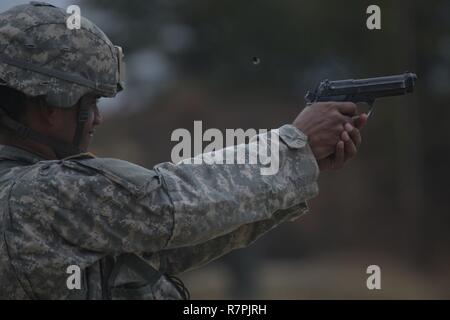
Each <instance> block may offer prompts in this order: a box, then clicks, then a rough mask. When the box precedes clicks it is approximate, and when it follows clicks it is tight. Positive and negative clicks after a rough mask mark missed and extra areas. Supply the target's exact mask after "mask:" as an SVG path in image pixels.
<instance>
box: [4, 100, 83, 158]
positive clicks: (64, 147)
mask: <svg viewBox="0 0 450 320" xmlns="http://www.w3.org/2000/svg"><path fill="white" fill-rule="evenodd" d="M0 124H1V125H3V126H4V127H5V128H8V129H10V130H11V131H13V132H15V133H16V134H17V135H18V136H19V137H20V138H22V139H30V140H33V141H35V142H38V143H41V144H44V145H48V146H49V147H51V148H52V149H53V151H54V152H55V154H56V156H57V157H58V158H60V159H62V158H66V157H68V156H71V155H74V154H78V153H81V150H80V149H79V148H78V147H76V146H72V145H70V144H68V143H65V142H63V141H60V140H57V139H53V138H50V137H47V136H44V135H42V134H40V133H38V132H36V131H34V130H33V129H30V128H28V127H27V126H24V125H23V124H21V123H20V122H18V121H15V120H13V119H12V118H11V117H9V116H8V114H7V113H6V112H5V110H3V108H1V107H0Z"/></svg>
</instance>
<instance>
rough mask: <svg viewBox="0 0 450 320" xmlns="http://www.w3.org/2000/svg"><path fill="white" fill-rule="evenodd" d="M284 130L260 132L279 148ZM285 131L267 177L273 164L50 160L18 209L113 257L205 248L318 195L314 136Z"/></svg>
mask: <svg viewBox="0 0 450 320" xmlns="http://www.w3.org/2000/svg"><path fill="white" fill-rule="evenodd" d="M275 136H277V134H272V135H271V137H272V138H270V139H269V138H268V137H267V135H266V136H265V137H264V136H260V137H259V138H260V139H262V140H264V139H266V141H267V145H270V146H272V141H271V139H273V137H275ZM278 136H279V138H280V143H279V145H278V147H277V149H279V150H278V151H279V152H278V154H279V156H278V159H277V161H278V170H276V171H274V172H273V174H262V173H263V172H264V170H262V169H264V168H266V169H267V166H266V165H262V164H259V163H254V164H251V162H250V163H249V161H246V162H245V163H246V164H206V163H203V164H188V163H180V164H177V165H175V164H172V163H163V164H160V165H158V166H156V167H155V168H154V170H148V169H145V168H142V167H140V166H137V165H133V164H131V163H129V162H126V161H121V160H116V159H101V158H93V159H78V158H74V159H65V160H62V161H54V162H49V163H46V164H45V165H41V166H39V167H38V168H35V169H33V170H30V172H29V173H28V174H26V175H24V176H23V177H22V179H21V181H19V183H18V187H16V188H15V189H14V191H13V193H14V194H13V197H12V199H13V202H14V201H16V204H18V205H17V206H15V208H16V212H15V214H17V215H18V216H20V215H21V214H23V215H26V216H27V217H29V218H33V219H35V220H37V221H39V223H40V224H41V226H42V228H43V229H44V230H48V231H49V232H56V233H57V234H58V235H59V236H60V237H62V239H63V240H64V241H65V242H66V243H69V244H71V245H74V246H77V247H80V248H82V249H87V250H93V251H99V252H107V253H120V252H153V253H155V252H159V251H161V250H171V249H176V248H182V247H193V246H197V245H201V244H203V243H205V242H208V241H210V240H212V239H219V238H220V237H223V236H226V235H227V234H230V233H231V232H233V231H236V230H241V231H239V232H242V233H245V232H246V230H248V232H254V231H255V229H252V228H253V227H250V228H249V227H245V226H246V225H251V224H253V223H255V222H258V221H262V225H263V224H264V222H263V221H272V222H271V223H272V225H275V224H276V223H277V221H278V218H277V215H275V213H276V212H278V211H279V210H287V209H289V208H292V207H295V206H298V205H299V204H300V203H303V202H305V201H306V200H308V199H310V198H312V197H314V196H315V195H316V194H317V192H318V188H317V182H316V180H317V176H318V167H317V163H316V161H315V159H314V156H313V154H312V152H311V150H310V148H309V146H308V144H307V139H306V136H304V135H303V134H302V133H301V132H300V131H298V130H297V129H296V128H294V127H293V126H290V125H286V126H283V127H281V128H280V129H279V133H278ZM255 143H256V142H255V139H253V141H252V142H250V143H249V144H246V145H239V146H237V147H235V148H229V149H226V150H225V151H224V154H230V153H231V155H233V154H236V155H237V154H238V152H240V151H246V153H245V154H247V156H250V155H251V153H252V152H254V150H255V149H254V148H252V146H253V145H254V144H255ZM204 157H205V158H207V157H211V154H209V155H208V154H206V155H204ZM247 160H248V159H247ZM266 173H267V172H266ZM21 201H28V202H30V203H29V205H28V206H26V208H27V212H19V211H20V210H21V208H22V207H23V206H22V207H21V206H20V205H19V202H21ZM12 206H14V203H12ZM241 227H242V229H239V228H241ZM267 228H268V227H266V228H263V229H267ZM242 237H243V238H245V237H246V236H244V235H242ZM250 238H251V237H249V238H248V239H250Z"/></svg>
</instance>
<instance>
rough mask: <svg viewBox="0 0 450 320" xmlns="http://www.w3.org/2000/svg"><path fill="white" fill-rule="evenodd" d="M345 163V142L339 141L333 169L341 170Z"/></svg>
mask: <svg viewBox="0 0 450 320" xmlns="http://www.w3.org/2000/svg"><path fill="white" fill-rule="evenodd" d="M344 162H345V152H344V141H339V142H338V143H337V145H336V153H335V154H334V159H333V166H332V168H333V169H340V168H342V167H343V166H344Z"/></svg>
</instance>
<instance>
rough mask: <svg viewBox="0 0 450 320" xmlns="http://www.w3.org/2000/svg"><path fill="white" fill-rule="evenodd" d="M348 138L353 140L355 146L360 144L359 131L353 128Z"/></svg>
mask: <svg viewBox="0 0 450 320" xmlns="http://www.w3.org/2000/svg"><path fill="white" fill-rule="evenodd" d="M349 135H350V138H351V139H352V140H353V142H354V143H355V145H356V146H359V145H360V144H361V141H362V139H361V132H360V131H359V130H358V129H356V128H354V129H353V130H352V131H350V132H349Z"/></svg>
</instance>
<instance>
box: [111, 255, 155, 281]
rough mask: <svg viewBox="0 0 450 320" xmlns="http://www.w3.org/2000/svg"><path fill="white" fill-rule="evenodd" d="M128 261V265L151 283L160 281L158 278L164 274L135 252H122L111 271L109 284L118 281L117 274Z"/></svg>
mask: <svg viewBox="0 0 450 320" xmlns="http://www.w3.org/2000/svg"><path fill="white" fill-rule="evenodd" d="M125 263H126V266H127V267H128V268H130V269H131V270H133V271H134V272H136V273H137V274H138V275H139V276H141V277H142V278H143V279H145V281H147V282H148V283H149V284H151V285H153V284H155V283H156V281H158V279H159V278H160V277H161V276H162V275H163V274H162V273H161V272H159V271H158V270H156V269H155V268H153V267H152V266H151V265H149V264H148V263H146V262H145V261H144V260H142V259H141V258H140V257H138V256H137V255H136V254H134V253H122V254H121V255H120V256H119V257H118V258H117V260H116V263H115V264H114V268H113V270H112V271H111V274H110V275H109V279H108V286H109V287H111V286H113V285H114V282H115V281H116V278H117V275H118V274H119V271H120V268H121V267H122V265H124V264H125Z"/></svg>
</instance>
